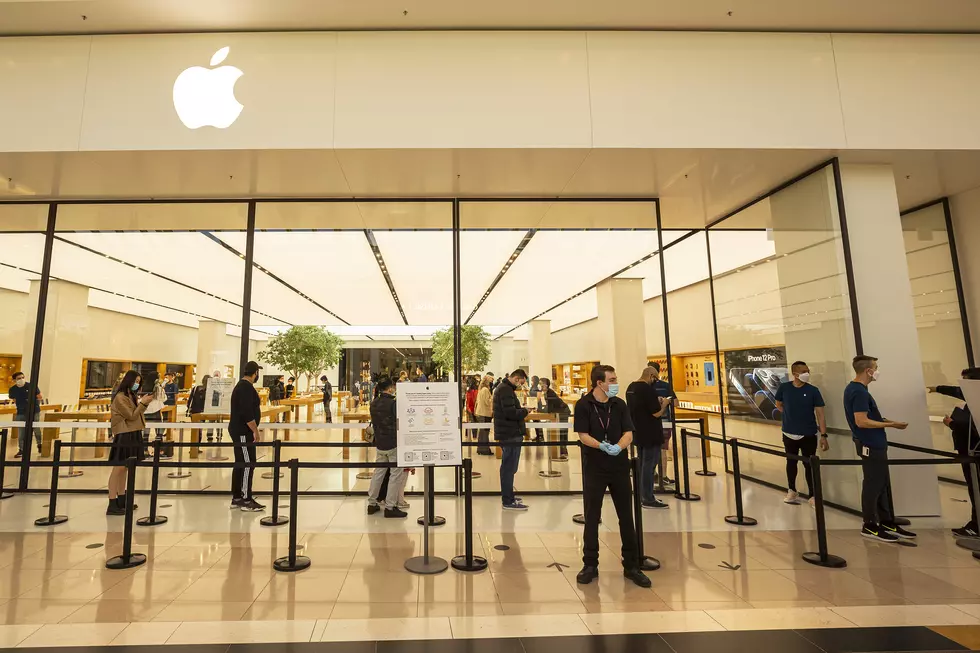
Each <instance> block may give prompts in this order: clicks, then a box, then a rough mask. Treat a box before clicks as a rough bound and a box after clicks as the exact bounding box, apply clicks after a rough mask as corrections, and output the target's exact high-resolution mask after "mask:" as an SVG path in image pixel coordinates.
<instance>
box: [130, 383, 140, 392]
mask: <svg viewBox="0 0 980 653" xmlns="http://www.w3.org/2000/svg"><path fill="white" fill-rule="evenodd" d="M130 387H131V388H132V390H133V392H136V391H137V390H139V389H140V384H139V383H134V384H133V385H131V386H130Z"/></svg>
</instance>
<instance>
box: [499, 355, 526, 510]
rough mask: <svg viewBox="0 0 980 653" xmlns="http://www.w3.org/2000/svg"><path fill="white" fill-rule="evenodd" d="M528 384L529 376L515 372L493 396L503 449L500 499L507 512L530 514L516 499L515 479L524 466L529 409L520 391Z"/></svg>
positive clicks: (519, 500) (519, 370) (521, 502)
mask: <svg viewBox="0 0 980 653" xmlns="http://www.w3.org/2000/svg"><path fill="white" fill-rule="evenodd" d="M525 383H527V372H525V371H524V370H522V369H516V370H514V371H513V372H512V373H511V375H510V377H508V378H505V379H504V380H503V381H501V383H500V385H499V386H498V387H497V389H496V391H494V393H493V437H494V439H496V440H497V441H499V442H500V443H501V444H502V445H504V446H503V451H502V452H501V455H500V497H501V499H502V500H503V507H504V510H521V511H523V510H527V506H526V505H524V502H523V501H521V499H520V498H518V497H515V496H514V476H515V475H516V474H517V468H518V466H519V465H520V462H521V444H522V443H523V442H524V436H525V435H526V434H527V429H526V428H525V426H524V418H526V417H527V414H528V413H527V408H521V402H520V400H519V399H518V398H517V389H518V388H519V387H521V386H522V385H524V384H525Z"/></svg>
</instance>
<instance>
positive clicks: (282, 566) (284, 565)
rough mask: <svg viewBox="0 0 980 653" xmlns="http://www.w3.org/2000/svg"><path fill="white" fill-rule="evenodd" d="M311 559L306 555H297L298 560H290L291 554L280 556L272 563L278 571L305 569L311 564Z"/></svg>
mask: <svg viewBox="0 0 980 653" xmlns="http://www.w3.org/2000/svg"><path fill="white" fill-rule="evenodd" d="M310 564H311V563H310V559H309V558H307V557H306V556H296V560H295V561H294V562H292V563H290V562H289V556H283V557H281V558H278V559H277V560H276V561H275V562H273V563H272V568H273V569H275V570H276V571H303V570H304V569H308V568H309V566H310Z"/></svg>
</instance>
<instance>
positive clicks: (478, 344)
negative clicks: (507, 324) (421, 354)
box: [432, 324, 490, 373]
mask: <svg viewBox="0 0 980 653" xmlns="http://www.w3.org/2000/svg"><path fill="white" fill-rule="evenodd" d="M461 345H462V347H461V350H462V359H463V361H462V370H463V372H464V373H466V372H478V371H480V370H483V369H484V368H486V365H487V363H489V362H490V334H489V333H487V332H486V331H484V330H483V327H481V326H475V325H472V324H467V325H464V326H463V331H462V342H461ZM432 361H433V362H434V363H435V364H436V365H438V366H439V367H441V368H442V369H444V370H447V371H451V370H452V369H453V329H452V327H449V328H446V329H442V330H440V331H436V332H435V333H433V334H432Z"/></svg>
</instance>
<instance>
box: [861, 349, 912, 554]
mask: <svg viewBox="0 0 980 653" xmlns="http://www.w3.org/2000/svg"><path fill="white" fill-rule="evenodd" d="M851 365H852V367H853V368H854V374H855V376H854V380H853V381H851V382H850V383H848V384H847V387H846V388H844V416H845V417H846V418H847V424H848V426H850V427H851V434H852V436H853V438H854V448H855V449H856V450H857V455H858V457H859V458H860V459H861V470H862V471H863V472H864V483H863V485H862V488H861V513H862V516H863V518H864V525H863V526H862V527H861V535H863V536H864V537H867V538H870V539H873V540H878V541H880V542H897V541H898V540H899V538H904V539H910V538H913V537H915V533H912V532H911V531H907V530H905V529H904V528H902V527H901V526H899V525H898V524H896V523H895V516H894V515H892V513H891V508H890V506H889V505H888V438H887V436H886V435H885V429H898V430H900V431H902V430H905V428H907V427H908V424H906V423H905V422H896V421H894V420H890V419H885V418H884V417H882V416H881V411H879V410H878V404H877V403H875V400H874V397H872V396H871V392H869V391H868V386H869V385H871V384H872V383H874V382H875V381H877V380H878V376H879V372H878V359H877V358H874V357H873V356H855V357H854V360H853V361H852V362H851Z"/></svg>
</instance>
